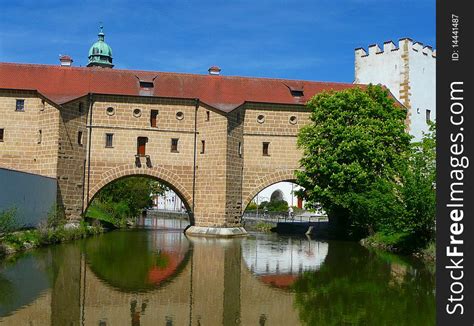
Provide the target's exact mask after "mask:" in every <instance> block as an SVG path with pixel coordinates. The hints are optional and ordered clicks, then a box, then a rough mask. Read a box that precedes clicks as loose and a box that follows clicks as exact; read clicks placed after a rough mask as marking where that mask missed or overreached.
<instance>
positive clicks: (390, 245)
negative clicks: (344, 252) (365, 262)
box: [360, 232, 436, 261]
mask: <svg viewBox="0 0 474 326" xmlns="http://www.w3.org/2000/svg"><path fill="white" fill-rule="evenodd" d="M360 244H361V245H363V246H365V247H369V248H375V249H381V250H385V251H388V252H393V253H399V254H410V255H413V256H416V257H419V258H422V259H423V260H427V261H435V259H436V245H435V243H434V242H429V243H428V244H427V245H425V246H424V247H421V246H420V245H419V244H418V243H416V241H413V236H412V235H411V234H408V233H390V234H387V233H383V232H377V233H375V234H373V235H371V236H369V237H367V238H365V239H362V240H361V241H360Z"/></svg>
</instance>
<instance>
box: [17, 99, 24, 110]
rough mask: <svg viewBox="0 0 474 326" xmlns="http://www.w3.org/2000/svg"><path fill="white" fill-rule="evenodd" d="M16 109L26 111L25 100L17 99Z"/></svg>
mask: <svg viewBox="0 0 474 326" xmlns="http://www.w3.org/2000/svg"><path fill="white" fill-rule="evenodd" d="M15 111H21V112H23V111H25V100H16V108H15Z"/></svg>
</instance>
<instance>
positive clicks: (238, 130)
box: [0, 63, 354, 235]
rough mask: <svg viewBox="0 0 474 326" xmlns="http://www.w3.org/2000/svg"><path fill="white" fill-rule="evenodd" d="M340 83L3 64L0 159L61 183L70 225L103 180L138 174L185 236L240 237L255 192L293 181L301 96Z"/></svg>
mask: <svg viewBox="0 0 474 326" xmlns="http://www.w3.org/2000/svg"><path fill="white" fill-rule="evenodd" d="M348 87H354V85H352V84H336V83H322V82H308V81H294V80H283V79H264V78H243V77H227V76H220V75H217V76H216V75H212V76H211V75H190V74H176V73H159V72H150V71H133V70H115V69H110V68H97V67H96V68H94V67H88V68H79V67H78V68H76V67H63V66H61V67H59V66H47V65H23V64H2V63H0V110H1V113H2V114H1V115H0V131H1V134H0V136H1V139H0V168H4V169H12V170H16V171H22V172H28V173H32V174H37V175H41V176H45V177H49V178H52V179H54V180H57V196H56V198H57V202H58V204H60V207H62V208H63V209H64V211H65V214H66V217H67V218H68V220H70V221H71V222H74V221H79V220H80V219H81V218H82V216H83V214H84V212H85V211H86V210H87V208H88V206H89V204H90V203H91V201H92V200H93V199H94V196H95V195H96V194H97V193H98V192H99V191H100V190H101V189H102V188H103V187H104V186H105V185H107V184H109V183H111V182H113V181H115V180H118V179H120V178H124V177H127V176H136V175H142V176H149V177H151V178H154V179H156V180H159V181H160V182H162V183H164V184H166V185H168V186H169V187H170V188H172V189H173V190H174V191H175V192H176V193H177V194H178V195H179V196H180V197H181V198H182V200H183V202H184V203H185V205H186V207H187V209H188V211H189V213H190V220H191V224H192V225H193V227H191V228H190V229H189V230H188V232H189V233H193V232H194V233H197V234H204V235H210V234H211V233H212V234H213V233H216V234H223V235H237V234H241V233H244V234H245V230H243V229H242V228H241V227H240V220H241V216H242V213H243V211H244V210H245V207H246V206H247V205H248V204H249V202H250V201H251V200H252V198H253V197H254V196H255V195H256V194H257V193H258V192H259V191H260V190H262V189H264V188H265V187H267V186H269V185H271V184H273V183H276V182H280V181H292V180H294V171H295V170H296V169H298V168H299V159H300V156H301V151H300V150H299V149H298V148H297V134H298V130H299V129H300V128H301V127H302V126H303V125H305V124H306V123H307V122H308V121H309V115H310V112H309V111H308V110H307V109H306V107H305V105H304V104H305V103H306V101H308V100H309V99H310V98H311V97H312V96H313V95H315V94H317V93H319V92H321V91H325V90H341V89H345V88H348Z"/></svg>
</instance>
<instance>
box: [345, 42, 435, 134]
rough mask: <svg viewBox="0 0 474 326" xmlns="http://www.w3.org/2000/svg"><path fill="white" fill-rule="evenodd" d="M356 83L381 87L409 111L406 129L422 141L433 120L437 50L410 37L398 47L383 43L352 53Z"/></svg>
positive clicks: (399, 43)
mask: <svg viewBox="0 0 474 326" xmlns="http://www.w3.org/2000/svg"><path fill="white" fill-rule="evenodd" d="M354 83H357V84H369V83H372V84H382V85H385V86H386V87H388V89H389V90H390V91H391V92H392V94H393V95H394V96H395V97H396V98H397V100H398V101H400V102H401V103H402V104H403V105H404V106H405V107H407V109H408V116H407V127H408V131H409V133H410V134H411V135H412V136H414V139H413V141H419V140H421V137H422V135H423V132H427V131H428V122H429V121H433V122H434V120H435V118H436V50H433V49H432V48H431V46H423V44H422V43H420V42H413V40H411V39H409V38H403V39H400V40H399V42H398V46H396V45H395V44H394V43H393V42H392V41H388V42H385V43H384V44H383V48H382V49H381V48H380V47H379V46H378V45H377V44H372V45H370V46H369V47H368V51H365V50H364V49H363V48H358V49H356V50H355V80H354Z"/></svg>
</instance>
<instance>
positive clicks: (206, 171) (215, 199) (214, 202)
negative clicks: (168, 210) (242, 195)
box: [194, 105, 227, 226]
mask: <svg viewBox="0 0 474 326" xmlns="http://www.w3.org/2000/svg"><path fill="white" fill-rule="evenodd" d="M207 112H209V115H208V113H207ZM208 117H209V120H208ZM197 131H198V134H197V135H196V136H197V139H196V144H197V148H196V149H197V153H196V189H195V198H196V202H195V211H194V214H195V218H196V225H197V226H224V225H226V223H227V221H226V210H225V209H226V192H225V189H226V168H227V166H226V150H227V141H226V139H227V133H226V132H227V118H226V116H225V115H223V114H222V113H221V112H219V111H216V110H215V109H212V108H210V107H208V106H202V105H201V106H200V107H199V108H198V110H197ZM203 140H204V141H205V144H206V145H205V151H204V153H202V141H203Z"/></svg>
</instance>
